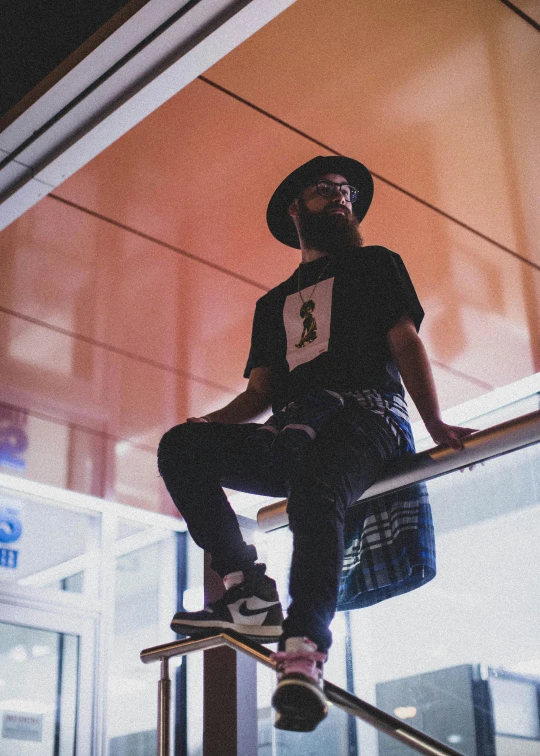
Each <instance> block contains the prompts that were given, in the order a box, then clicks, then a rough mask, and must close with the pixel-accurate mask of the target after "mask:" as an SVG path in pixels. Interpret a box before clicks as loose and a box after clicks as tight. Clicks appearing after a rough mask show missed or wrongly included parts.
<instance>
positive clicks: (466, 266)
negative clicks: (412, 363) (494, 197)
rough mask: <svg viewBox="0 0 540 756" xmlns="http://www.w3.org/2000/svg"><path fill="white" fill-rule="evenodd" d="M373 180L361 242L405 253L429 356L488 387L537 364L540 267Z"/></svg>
mask: <svg viewBox="0 0 540 756" xmlns="http://www.w3.org/2000/svg"><path fill="white" fill-rule="evenodd" d="M375 183H376V186H375V199H374V202H373V207H372V209H371V210H370V213H369V214H368V216H367V218H366V220H365V222H364V223H363V233H364V237H365V242H366V243H380V244H383V245H385V246H388V247H389V248H390V249H393V250H395V251H396V252H399V253H400V254H401V256H402V257H403V259H404V261H405V263H406V265H407V268H408V270H409V272H410V274H411V277H412V279H413V282H414V284H415V287H416V289H417V291H418V294H419V296H420V300H421V302H422V304H423V306H424V309H425V311H426V318H425V321H424V324H423V326H422V331H421V333H422V337H423V339H424V342H425V343H426V346H427V348H428V351H429V353H430V356H431V357H432V358H433V359H435V360H436V361H437V362H438V363H439V364H442V365H446V366H447V368H448V369H449V371H450V372H451V371H459V372H460V373H462V374H463V375H464V376H469V377H470V378H471V379H472V380H473V381H477V382H478V384H477V385H482V384H483V385H484V386H485V388H486V390H487V389H488V388H489V387H491V386H502V385H505V384H507V383H511V382H512V381H515V380H518V379H519V378H523V377H525V376H527V375H530V374H531V373H533V372H536V371H538V370H540V319H539V318H538V305H539V304H540V298H538V292H536V291H534V282H537V284H540V271H537V270H536V269H535V268H534V267H532V266H530V265H529V264H527V263H524V262H522V261H521V260H518V259H516V258H515V257H512V256H511V255H509V254H506V253H504V252H502V251H501V250H499V249H497V247H495V246H494V245H492V244H490V243H489V242H486V241H483V240H482V239H479V238H478V237H477V236H475V235H474V234H472V233H471V232H470V231H467V230H466V229H463V228H461V227H460V226H458V225H456V224H454V223H451V222H450V221H448V220H447V219H446V218H444V217H442V216H441V215H439V214H437V213H436V212H434V211H433V210H431V209H430V208H427V207H423V206H422V205H418V204H416V205H414V206H412V207H411V200H410V199H409V198H408V197H406V196H405V195H404V194H402V193H401V192H399V191H397V190H395V189H393V188H391V187H388V186H387V185H385V184H383V183H382V182H380V181H376V182H375Z"/></svg>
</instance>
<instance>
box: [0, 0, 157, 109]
mask: <svg viewBox="0 0 540 756" xmlns="http://www.w3.org/2000/svg"><path fill="white" fill-rule="evenodd" d="M146 2H148V0H99V2H88V0H55V2H50V0H16V2H2V3H1V14H2V23H1V24H0V51H1V52H0V80H1V81H2V86H1V88H0V119H1V120H2V121H6V120H7V121H11V120H13V119H14V118H15V117H17V115H18V111H19V110H21V111H22V110H24V109H25V108H26V107H28V106H29V105H30V104H31V103H32V102H33V101H35V100H36V99H38V97H39V96H41V95H42V94H43V93H44V92H45V91H47V89H49V88H50V87H51V86H53V85H54V84H55V83H56V82H57V81H58V80H59V79H60V78H62V76H65V75H66V73H67V72H68V71H69V70H71V68H73V67H74V66H75V65H77V63H79V62H80V61H81V60H82V59H83V58H84V57H86V55H88V54H89V53H90V52H92V50H93V49H95V47H96V46H97V45H98V44H100V43H101V42H102V41H103V40H104V39H106V38H107V37H108V36H109V35H110V34H112V33H113V32H114V31H115V30H116V29H117V28H118V27H119V26H121V25H122V24H123V23H125V21H127V19H128V18H129V17H130V16H132V15H133V14H134V13H136V12H137V10H139V9H140V8H141V7H142V6H143V5H145V4H146ZM9 111H12V113H10V112H9ZM4 116H5V118H3V117H4ZM10 116H13V118H12V117H10Z"/></svg>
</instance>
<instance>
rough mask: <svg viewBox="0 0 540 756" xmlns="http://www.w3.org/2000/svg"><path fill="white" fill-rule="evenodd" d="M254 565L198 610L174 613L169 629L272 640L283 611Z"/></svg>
mask: <svg viewBox="0 0 540 756" xmlns="http://www.w3.org/2000/svg"><path fill="white" fill-rule="evenodd" d="M265 569H266V568H265V565H264V564H256V565H254V566H253V569H252V570H249V572H246V573H245V574H244V580H243V582H242V583H240V584H239V585H234V586H233V587H232V588H229V590H228V591H226V592H225V593H224V594H223V596H222V597H221V598H220V599H218V600H217V601H213V602H212V603H210V604H208V606H205V608H204V609H202V610H201V611H199V612H177V613H176V614H175V615H174V617H173V619H172V622H171V628H172V630H173V631H174V632H175V633H178V634H179V635H188V636H198V635H209V634H211V633H220V632H221V631H222V630H235V631H236V632H237V633H243V634H244V635H247V636H249V637H250V638H251V639H252V640H255V641H258V642H259V643H274V642H275V641H278V640H279V638H280V636H281V623H282V622H283V611H282V608H281V602H280V600H279V596H278V592H277V589H276V583H275V581H274V580H272V578H269V577H268V576H267V575H265V574H264V571H265Z"/></svg>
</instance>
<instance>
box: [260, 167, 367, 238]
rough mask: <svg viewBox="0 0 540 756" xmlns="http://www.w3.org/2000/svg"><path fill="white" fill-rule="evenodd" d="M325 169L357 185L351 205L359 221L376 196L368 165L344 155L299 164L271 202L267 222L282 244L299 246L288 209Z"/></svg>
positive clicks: (283, 182)
mask: <svg viewBox="0 0 540 756" xmlns="http://www.w3.org/2000/svg"><path fill="white" fill-rule="evenodd" d="M326 173H337V174H339V175H341V176H343V177H344V178H346V179H347V181H348V182H349V184H352V185H353V186H355V187H356V188H357V189H358V198H357V200H356V202H355V203H354V204H353V206H352V209H353V212H354V214H355V216H356V217H357V219H358V222H360V221H361V220H362V219H363V218H364V216H365V215H366V213H367V211H368V210H369V206H370V205H371V200H372V199H373V178H372V176H371V173H370V172H369V171H368V169H367V168H366V166H365V165H363V164H362V163H359V162H358V160H353V158H348V157H344V156H341V155H329V156H322V155H320V156H318V157H315V158H313V159H312V160H308V162H307V163H304V165H301V166H300V167H299V168H296V170H294V171H293V172H292V173H290V174H289V175H288V176H287V178H285V179H284V180H283V181H282V182H281V184H280V185H279V186H278V188H277V189H276V191H275V192H274V194H273V195H272V197H271V199H270V202H269V203H268V209H267V211H266V222H267V224H268V228H269V229H270V233H271V234H272V236H274V237H275V238H276V239H277V240H278V241H280V242H281V243H282V244H286V245H287V246H288V247H294V248H295V249H300V240H299V239H298V233H297V231H296V226H295V225H294V222H293V220H292V218H291V216H290V215H289V213H288V208H289V205H290V204H291V202H292V201H293V200H294V199H296V197H298V196H299V195H300V194H301V193H302V191H303V190H304V189H305V188H306V187H307V186H309V184H310V182H311V181H313V180H314V179H316V178H318V177H319V176H323V175H324V174H326Z"/></svg>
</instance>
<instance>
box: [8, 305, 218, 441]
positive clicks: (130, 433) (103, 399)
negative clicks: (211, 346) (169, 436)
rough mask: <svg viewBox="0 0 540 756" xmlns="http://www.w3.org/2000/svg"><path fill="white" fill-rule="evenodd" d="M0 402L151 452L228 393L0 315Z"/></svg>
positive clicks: (33, 324) (214, 405)
mask: <svg viewBox="0 0 540 756" xmlns="http://www.w3.org/2000/svg"><path fill="white" fill-rule="evenodd" d="M0 335H1V345H2V347H1V352H0V383H1V386H2V388H1V392H0V394H1V397H0V398H1V399H2V400H3V401H6V402H9V403H10V404H13V405H15V406H19V407H25V408H27V409H29V410H34V411H44V412H47V414H48V415H49V416H51V417H58V418H60V419H64V420H67V421H72V422H77V423H79V424H81V425H82V426H84V427H87V428H93V429H96V430H100V431H104V432H106V433H108V434H111V435H112V436H114V437H117V438H120V439H127V440H129V441H131V442H133V443H135V444H138V445H142V446H145V445H146V446H149V447H151V448H156V447H157V444H158V441H159V439H160V438H161V436H162V435H163V433H164V432H165V431H166V430H167V429H168V428H170V427H171V426H172V425H174V424H176V423H178V422H182V421H183V420H184V419H185V418H186V417H187V416H190V415H199V414H205V413H207V412H210V411H211V410H212V409H213V408H215V407H216V406H219V405H220V404H223V403H225V402H226V401H229V400H230V398H231V395H229V394H225V393H224V392H222V391H219V390H218V389H215V388H212V387H211V386H208V385H206V384H204V383H199V382H197V381H193V380H189V379H186V378H184V377H183V376H180V375H175V374H171V373H169V372H166V371H163V370H159V369H157V368H155V367H153V366H151V365H147V364H144V363H141V362H138V361H136V360H133V359H130V358H128V357H124V356H122V355H119V354H115V353H114V352H110V351H109V350H107V349H106V348H102V347H97V346H93V345H91V344H87V343H85V342H83V341H80V340H77V339H73V338H71V337H69V336H66V335H64V334H61V333H57V332H55V331H52V330H51V329H49V328H46V327H44V326H40V325H37V324H35V323H29V322H27V321H24V320H22V319H20V318H17V317H14V316H9V315H6V314H5V313H4V312H0Z"/></svg>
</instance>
